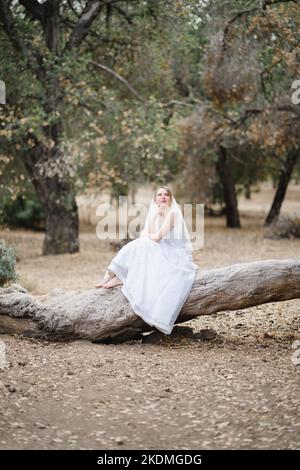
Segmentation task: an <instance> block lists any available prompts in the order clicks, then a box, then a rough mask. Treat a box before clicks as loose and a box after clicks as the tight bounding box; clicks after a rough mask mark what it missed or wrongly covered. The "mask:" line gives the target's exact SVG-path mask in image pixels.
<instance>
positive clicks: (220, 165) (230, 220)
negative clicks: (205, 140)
mask: <svg viewBox="0 0 300 470" xmlns="http://www.w3.org/2000/svg"><path fill="white" fill-rule="evenodd" d="M216 171H217V174H218V176H219V178H220V182H221V184H222V189H223V198H224V202H225V210H226V225H227V227H233V228H240V227H241V223H240V216H239V211H238V204H237V197H236V192H235V186H234V181H233V177H232V168H231V163H230V159H229V157H228V155H227V152H226V149H225V148H224V147H222V146H220V147H219V159H218V161H217V163H216Z"/></svg>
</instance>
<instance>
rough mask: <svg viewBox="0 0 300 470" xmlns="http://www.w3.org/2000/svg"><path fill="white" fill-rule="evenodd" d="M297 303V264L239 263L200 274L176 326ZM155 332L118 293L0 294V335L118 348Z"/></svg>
mask: <svg viewBox="0 0 300 470" xmlns="http://www.w3.org/2000/svg"><path fill="white" fill-rule="evenodd" d="M299 298H300V260H299V259H297V258H293V259H284V260H279V259H272V260H266V261H255V262H252V263H238V264H234V265H232V266H228V267H225V268H218V269H211V270H207V271H202V272H200V273H198V275H197V278H196V280H195V283H194V285H193V289H192V291H191V293H190V295H189V297H188V299H187V301H186V303H185V305H184V306H183V308H182V310H181V312H180V314H179V316H178V318H177V320H176V323H182V322H185V321H188V320H191V319H192V318H196V317H198V316H200V315H211V314H213V313H216V312H221V311H228V310H240V309H244V308H247V307H252V306H254V305H260V304H264V303H268V302H279V301H285V300H290V299H299ZM153 329H154V328H153V327H150V326H149V325H148V324H147V323H145V322H144V321H143V320H142V319H141V318H140V317H139V316H138V315H136V314H135V313H134V312H133V310H132V309H131V305H130V303H129V302H128V300H127V299H126V297H125V296H124V295H123V293H122V292H121V289H120V288H114V289H96V288H95V289H91V290H89V291H87V292H82V293H78V292H64V291H63V290H61V289H54V290H53V291H51V292H50V293H49V294H46V295H42V296H37V297H33V296H32V295H30V293H29V292H27V291H26V289H23V288H22V287H21V286H19V285H18V284H12V285H11V286H10V287H7V288H2V289H0V333H8V334H23V335H27V336H32V337H39V338H45V339H48V340H74V339H80V338H82V339H87V340H90V341H100V342H104V341H106V342H107V341H114V342H118V341H124V340H128V339H134V338H135V339H136V338H138V337H140V335H141V333H142V332H145V331H151V330H153Z"/></svg>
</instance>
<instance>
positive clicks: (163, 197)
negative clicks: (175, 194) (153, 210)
mask: <svg viewBox="0 0 300 470" xmlns="http://www.w3.org/2000/svg"><path fill="white" fill-rule="evenodd" d="M155 202H156V204H157V205H158V206H162V207H167V206H169V205H170V202H171V196H170V195H169V194H168V191H167V190H166V189H164V188H160V189H159V190H158V191H157V193H156V197H155Z"/></svg>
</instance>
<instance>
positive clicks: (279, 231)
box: [264, 215, 300, 239]
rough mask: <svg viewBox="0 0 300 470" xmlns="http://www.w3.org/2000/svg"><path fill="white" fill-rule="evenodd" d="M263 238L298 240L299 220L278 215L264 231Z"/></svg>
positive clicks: (299, 231)
mask: <svg viewBox="0 0 300 470" xmlns="http://www.w3.org/2000/svg"><path fill="white" fill-rule="evenodd" d="M264 236H265V238H274V239H280V238H290V239H292V238H300V218H299V217H297V216H295V217H290V216H288V215H280V216H279V217H278V218H277V219H275V220H274V221H273V222H272V224H271V225H269V226H268V227H267V228H266V229H265V235H264Z"/></svg>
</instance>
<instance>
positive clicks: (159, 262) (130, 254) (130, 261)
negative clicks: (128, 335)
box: [108, 222, 198, 335]
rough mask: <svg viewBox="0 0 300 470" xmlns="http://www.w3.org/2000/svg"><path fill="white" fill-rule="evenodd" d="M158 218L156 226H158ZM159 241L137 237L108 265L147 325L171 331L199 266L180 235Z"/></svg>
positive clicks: (164, 331)
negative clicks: (194, 261) (179, 237)
mask: <svg viewBox="0 0 300 470" xmlns="http://www.w3.org/2000/svg"><path fill="white" fill-rule="evenodd" d="M161 225H162V224H161V222H159V226H161ZM173 232H174V227H173V228H172V229H171V231H170V232H169V236H168V238H163V239H162V240H160V241H159V242H156V241H153V240H151V239H150V238H148V237H139V238H137V239H135V240H132V241H131V242H129V243H127V244H126V245H125V246H124V247H123V248H121V249H120V251H119V252H118V253H117V255H116V256H115V257H114V258H113V259H112V261H111V263H110V265H109V266H108V269H109V270H110V271H112V272H113V273H115V274H116V275H117V276H118V278H119V279H121V281H122V282H123V286H122V288H121V290H122V292H123V294H124V295H125V297H126V298H127V299H128V301H129V302H130V304H131V307H132V309H133V311H134V312H135V313H136V314H137V315H139V316H140V317H141V318H142V319H143V320H144V321H145V322H146V323H148V324H149V325H150V326H154V327H155V328H157V329H158V330H160V331H162V332H163V333H165V334H168V335H169V334H170V333H171V331H172V329H173V326H174V323H175V321H176V319H177V317H178V315H179V313H180V311H181V309H182V307H183V305H184V303H185V302H186V300H187V298H188V296H189V294H190V291H191V289H192V287H193V283H194V280H195V276H196V271H197V269H198V266H197V265H196V264H195V263H193V259H192V255H191V252H190V251H188V250H186V248H185V243H184V240H183V239H178V238H177V239H176V238H175V237H173V238H172V236H173Z"/></svg>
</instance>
